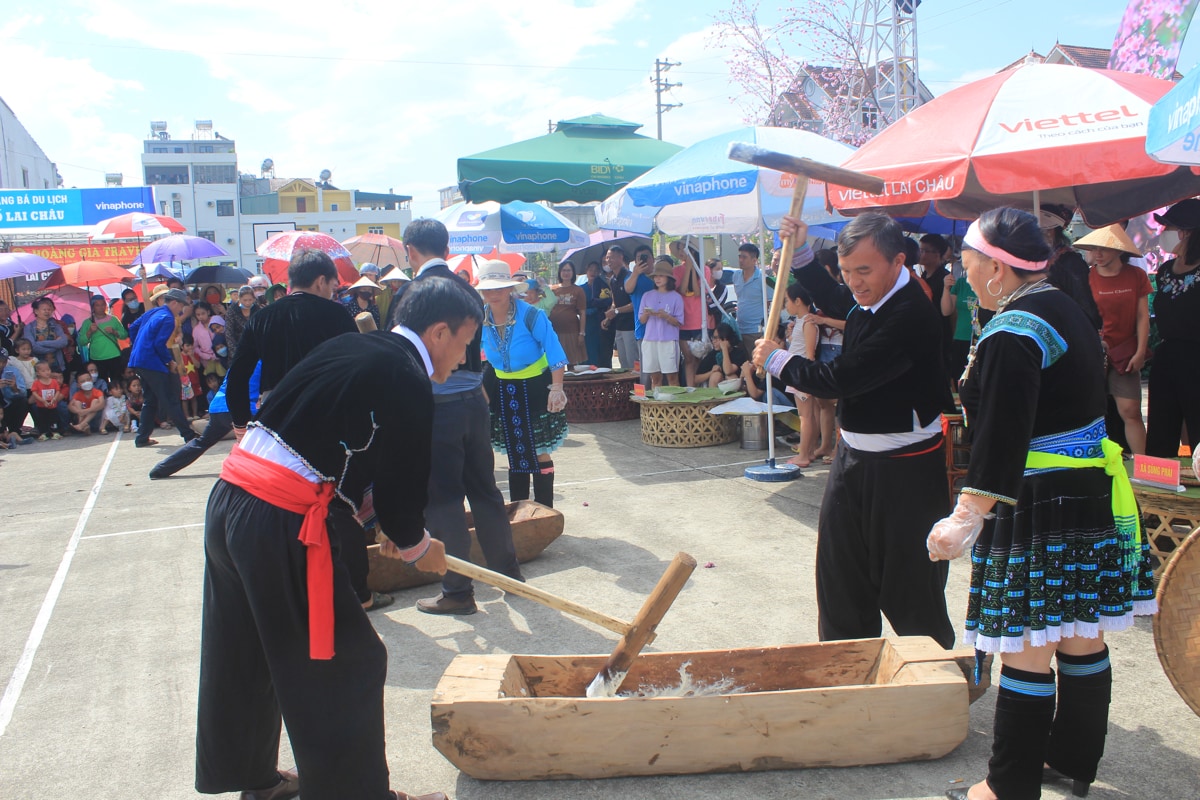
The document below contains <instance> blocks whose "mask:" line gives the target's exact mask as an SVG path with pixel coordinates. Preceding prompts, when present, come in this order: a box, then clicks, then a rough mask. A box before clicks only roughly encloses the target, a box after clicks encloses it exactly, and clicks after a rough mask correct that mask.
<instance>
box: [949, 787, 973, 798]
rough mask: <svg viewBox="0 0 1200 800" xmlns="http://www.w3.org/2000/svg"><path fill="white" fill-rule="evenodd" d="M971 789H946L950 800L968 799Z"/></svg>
mask: <svg viewBox="0 0 1200 800" xmlns="http://www.w3.org/2000/svg"><path fill="white" fill-rule="evenodd" d="M968 791H970V790H969V789H949V790H947V791H946V797H949V798H950V800H967V792H968Z"/></svg>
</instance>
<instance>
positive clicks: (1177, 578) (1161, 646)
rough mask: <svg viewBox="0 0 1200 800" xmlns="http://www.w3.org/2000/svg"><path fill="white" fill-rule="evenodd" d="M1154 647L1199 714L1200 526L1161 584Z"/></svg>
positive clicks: (1182, 694) (1185, 699)
mask: <svg viewBox="0 0 1200 800" xmlns="http://www.w3.org/2000/svg"><path fill="white" fill-rule="evenodd" d="M1154 648H1155V649H1156V650H1157V651H1158V660H1159V662H1160V663H1161V664H1162V667H1163V672H1165V673H1166V674H1167V678H1168V679H1169V680H1170V681H1171V685H1172V686H1174V687H1175V691H1177V692H1179V696H1180V697H1182V698H1183V702H1185V703H1187V704H1188V706H1189V707H1190V708H1191V709H1192V711H1195V712H1196V713H1197V714H1200V527H1197V528H1196V529H1195V530H1194V531H1192V532H1191V534H1190V535H1189V536H1188V537H1187V539H1185V540H1184V542H1183V544H1181V545H1180V546H1179V548H1178V549H1177V550H1176V551H1175V553H1174V556H1173V557H1172V558H1171V563H1170V564H1168V565H1167V568H1166V570H1165V571H1164V572H1163V576H1162V580H1160V581H1159V583H1158V614H1156V615H1155V616H1154Z"/></svg>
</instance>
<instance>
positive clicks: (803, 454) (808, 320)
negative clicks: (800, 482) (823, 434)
mask: <svg viewBox="0 0 1200 800" xmlns="http://www.w3.org/2000/svg"><path fill="white" fill-rule="evenodd" d="M785 307H786V308H787V312H788V313H789V314H791V315H792V318H793V319H792V321H791V322H790V323H789V324H788V339H787V341H788V352H789V353H792V354H793V355H798V356H802V357H803V358H807V359H808V360H809V361H816V359H817V346H818V344H819V343H820V340H821V331H820V329H819V327H818V326H817V323H816V322H815V321H814V317H813V312H814V310H815V308H814V306H813V302H812V295H810V294H809V293H808V291H807V290H806V289H805V288H804V287H803V286H801V285H800V283H799V282H797V283H793V284H791V285H790V286H788V287H787V303H786V305H785ZM787 394H789V395H791V397H792V398H793V399H794V400H795V402H796V412H797V414H798V415H799V416H800V444H799V445H798V446H797V447H796V456H794V457H793V458H791V459H789V460H788V463H789V464H794V465H796V466H797V467H807V466H808V465H809V464H811V463H812V462H813V458H814V457H815V456H814V455H813V452H814V451H815V450H816V445H817V434H818V429H817V428H818V424H819V422H818V418H817V404H816V401H815V400H814V399H813V398H811V397H809V396H808V395H807V394H805V393H803V392H797V391H796V390H795V389H792V388H791V387H790V386H789V387H788V389H787Z"/></svg>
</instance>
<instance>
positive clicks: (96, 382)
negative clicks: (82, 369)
mask: <svg viewBox="0 0 1200 800" xmlns="http://www.w3.org/2000/svg"><path fill="white" fill-rule="evenodd" d="M87 371H88V374H89V375H91V376H92V386H94V387H96V388H97V389H99V390H100V392H101V394H108V381H106V380H104V378H101V377H100V367H98V366H96V362H95V361H89V362H88V363H87Z"/></svg>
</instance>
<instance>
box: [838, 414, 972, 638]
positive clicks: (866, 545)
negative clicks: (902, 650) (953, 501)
mask: <svg viewBox="0 0 1200 800" xmlns="http://www.w3.org/2000/svg"><path fill="white" fill-rule="evenodd" d="M940 438H941V435H940V434H939V435H938V436H937V437H936V438H935V439H930V440H928V441H927V442H923V443H919V444H917V445H913V446H912V447H909V448H904V449H903V450H898V451H892V452H890V453H887V454H881V453H867V452H863V451H861V450H855V449H853V448H851V447H849V446H847V445H846V443H845V442H844V441H843V442H839V443H838V448H837V455H836V456H835V457H834V461H833V468H832V469H831V470H830V473H829V480H828V482H827V483H826V485H825V497H824V499H823V500H822V502H821V517H820V521H819V522H818V525H817V530H818V533H817V610H818V619H817V624H818V633H819V635H820V638H821V640H822V641H828V640H831V639H862V638H870V637H875V636H879V635H880V634H881V633H882V630H883V624H882V621H881V620H880V617H879V614H880V612H881V611H882V612H883V614H884V615H885V616H886V617H887V618H888V622H890V623H891V625H892V627H893V628H894V629H895V631H896V633H897V634H899V635H900V636H932V637H933V638H934V639H935V640H937V642H938V644H940V645H941V646H942V647H945V648H947V649H949V648H950V647H952V646H953V645H954V626H953V625H952V624H951V622H950V617H949V616H948V614H947V613H946V595H945V590H946V577H947V575H948V574H949V565H948V564H947V563H946V562H945V561H938V562H933V561H930V560H929V552H928V550H927V549H926V547H925V539H926V537H928V535H929V529H930V528H932V527H933V523H935V522H937V521H938V520H939V519H941V518H942V517H944V516H946V515H947V514H948V513H949V511H950V502H949V497H948V495H947V492H946V456H945V453H944V452H943V450H942V448H941V447H938V448H936V449H934V450H933V451H931V452H928V453H924V454H922V455H907V456H903V457H899V454H901V453H904V452H906V451H909V452H920V451H922V450H925V449H927V448H928V447H929V446H931V445H933V444H934V443H935V442H936V439H940Z"/></svg>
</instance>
